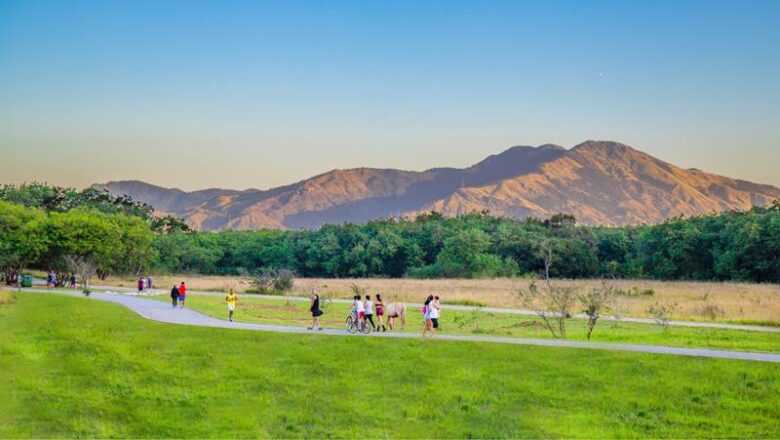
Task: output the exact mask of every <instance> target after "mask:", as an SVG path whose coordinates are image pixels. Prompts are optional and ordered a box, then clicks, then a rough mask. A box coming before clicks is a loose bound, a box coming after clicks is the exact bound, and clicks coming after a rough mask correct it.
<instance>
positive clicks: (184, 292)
mask: <svg viewBox="0 0 780 440" xmlns="http://www.w3.org/2000/svg"><path fill="white" fill-rule="evenodd" d="M186 297H187V286H185V285H184V281H182V282H181V285H180V286H179V304H181V308H182V309H183V308H184V300H185V299H187V298H186Z"/></svg>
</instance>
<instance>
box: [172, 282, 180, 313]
mask: <svg viewBox="0 0 780 440" xmlns="http://www.w3.org/2000/svg"><path fill="white" fill-rule="evenodd" d="M178 302H179V287H178V286H177V285H176V284H174V285H173V289H171V305H173V308H174V309H175V308H176V305H177V303H178Z"/></svg>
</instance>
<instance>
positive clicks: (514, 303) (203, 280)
mask: <svg viewBox="0 0 780 440" xmlns="http://www.w3.org/2000/svg"><path fill="white" fill-rule="evenodd" d="M181 280H186V282H187V285H188V286H189V288H190V289H193V290H219V291H225V290H227V289H228V288H233V289H236V290H237V291H243V290H245V289H246V288H248V287H250V280H249V279H248V278H242V277H219V276H198V275H194V276H193V275H186V276H185V275H178V276H157V277H155V287H170V286H173V284H174V283H178V282H180V281H181ZM108 282H109V283H111V284H124V285H125V286H134V285H135V281H134V280H128V279H123V280H117V279H109V280H108ZM561 283H566V284H575V285H577V286H578V287H579V288H581V289H587V288H589V287H592V286H595V285H597V284H598V283H600V281H598V280H576V281H568V280H567V281H561ZM352 284H357V285H358V286H361V287H364V288H366V289H368V291H369V292H370V293H371V294H375V293H381V294H382V295H383V297H384V298H385V301H404V302H418V303H419V302H422V301H423V300H424V299H425V297H426V296H427V295H428V294H436V295H439V296H440V297H441V298H442V300H443V301H445V302H450V303H463V302H464V301H470V302H472V303H478V304H483V305H486V306H491V307H505V308H521V306H520V304H519V302H518V300H517V297H516V295H515V292H516V291H517V290H518V289H519V288H523V287H527V286H528V280H527V279H506V278H501V279H481V280H468V279H440V280H416V279H387V278H361V279H323V278H301V279H296V280H295V288H294V292H295V293H297V294H303V293H305V292H308V291H309V290H310V289H311V288H312V287H316V288H317V289H318V290H319V291H320V293H321V294H323V295H325V296H330V297H334V298H349V297H351V295H352V293H351V290H350V285H352ZM615 285H616V287H617V288H619V289H621V290H623V291H630V290H638V291H639V292H640V293H641V292H642V291H649V290H652V291H653V294H652V295H641V294H640V295H638V296H634V295H620V296H618V298H617V300H616V304H615V313H617V314H619V315H620V316H634V317H650V315H649V314H648V313H647V308H648V306H649V305H650V304H652V303H654V302H662V303H675V304H676V305H677V307H676V310H675V312H674V314H673V315H672V318H673V319H680V320H697V321H732V322H755V323H776V324H780V285H777V284H747V283H709V282H677V281H672V282H666V281H646V280H620V281H616V282H615Z"/></svg>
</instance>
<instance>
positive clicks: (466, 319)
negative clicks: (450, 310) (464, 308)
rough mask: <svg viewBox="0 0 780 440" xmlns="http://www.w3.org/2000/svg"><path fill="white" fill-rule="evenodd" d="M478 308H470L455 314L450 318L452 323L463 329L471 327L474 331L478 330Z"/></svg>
mask: <svg viewBox="0 0 780 440" xmlns="http://www.w3.org/2000/svg"><path fill="white" fill-rule="evenodd" d="M479 315H480V311H479V309H474V310H471V311H469V312H467V313H463V314H457V315H455V317H454V318H452V323H453V324H454V325H455V327H457V328H459V329H461V330H464V329H471V330H472V331H473V332H474V333H477V331H478V330H479Z"/></svg>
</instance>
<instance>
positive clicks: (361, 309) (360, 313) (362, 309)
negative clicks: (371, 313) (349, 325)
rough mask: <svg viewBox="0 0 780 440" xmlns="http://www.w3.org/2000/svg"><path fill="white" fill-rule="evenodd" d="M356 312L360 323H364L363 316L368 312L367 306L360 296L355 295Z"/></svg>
mask: <svg viewBox="0 0 780 440" xmlns="http://www.w3.org/2000/svg"><path fill="white" fill-rule="evenodd" d="M354 304H355V312H356V313H357V319H358V325H362V324H363V318H364V317H365V314H366V308H365V306H364V305H363V301H361V300H360V296H355V302H354Z"/></svg>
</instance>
